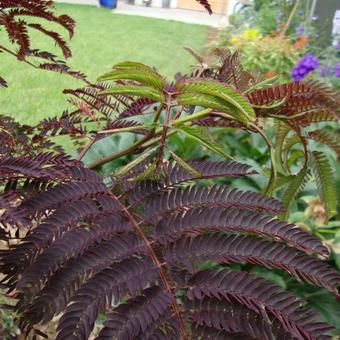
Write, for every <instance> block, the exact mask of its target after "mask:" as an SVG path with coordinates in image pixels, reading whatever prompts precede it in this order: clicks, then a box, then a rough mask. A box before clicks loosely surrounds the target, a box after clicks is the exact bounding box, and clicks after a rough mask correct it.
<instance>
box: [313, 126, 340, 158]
mask: <svg viewBox="0 0 340 340" xmlns="http://www.w3.org/2000/svg"><path fill="white" fill-rule="evenodd" d="M308 136H309V137H311V138H313V139H314V140H316V141H317V142H319V143H323V144H325V145H327V146H328V147H330V148H331V149H332V150H334V152H335V153H336V154H337V156H338V157H340V136H339V135H338V134H337V133H336V132H330V131H327V130H325V129H322V130H321V129H320V130H315V131H311V132H309V134H308Z"/></svg>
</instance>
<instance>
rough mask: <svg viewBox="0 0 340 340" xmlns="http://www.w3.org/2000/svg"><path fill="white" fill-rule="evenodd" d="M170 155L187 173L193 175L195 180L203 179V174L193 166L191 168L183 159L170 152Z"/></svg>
mask: <svg viewBox="0 0 340 340" xmlns="http://www.w3.org/2000/svg"><path fill="white" fill-rule="evenodd" d="M169 153H170V155H171V156H172V157H173V159H174V160H175V161H176V163H177V164H179V165H180V166H181V167H182V168H183V169H184V170H185V171H187V172H188V173H189V174H190V175H192V176H193V177H194V178H196V177H197V178H199V177H202V174H201V173H200V172H198V171H197V170H195V169H194V168H193V167H192V166H190V165H189V164H188V163H187V162H186V161H185V160H183V159H182V158H181V157H179V156H177V155H176V154H175V153H174V152H172V151H171V150H169Z"/></svg>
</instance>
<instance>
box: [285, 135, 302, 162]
mask: <svg viewBox="0 0 340 340" xmlns="http://www.w3.org/2000/svg"><path fill="white" fill-rule="evenodd" d="M299 143H301V138H300V137H299V136H298V135H293V136H290V137H289V138H287V139H286V142H285V145H284V148H283V151H282V154H283V161H284V162H287V160H288V154H289V151H290V150H291V148H292V147H293V146H294V145H296V144H299Z"/></svg>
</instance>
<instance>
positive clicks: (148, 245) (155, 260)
mask: <svg viewBox="0 0 340 340" xmlns="http://www.w3.org/2000/svg"><path fill="white" fill-rule="evenodd" d="M112 196H113V197H114V198H115V200H116V201H117V202H118V204H119V206H120V208H121V209H122V210H123V212H124V213H125V214H126V216H127V217H128V218H129V220H130V221H131V223H132V224H133V225H134V227H135V228H136V232H137V234H138V236H139V237H140V238H141V239H142V241H143V242H144V244H145V246H146V248H147V252H148V255H149V256H150V258H151V260H152V262H153V263H154V264H155V266H156V267H157V268H158V270H159V277H160V279H161V281H162V284H163V287H164V288H165V290H166V291H167V292H168V293H169V294H170V295H171V299H172V303H171V305H172V307H173V309H174V312H175V314H176V317H177V319H178V321H179V327H180V334H181V340H187V339H188V338H187V335H186V331H185V325H184V322H183V319H182V316H181V312H180V310H179V307H178V305H177V302H176V297H175V295H174V293H173V292H172V288H171V285H170V283H169V281H168V279H167V278H166V275H165V272H164V270H163V268H162V264H161V262H160V261H159V260H158V257H157V255H156V254H155V252H154V250H153V248H152V246H151V243H150V241H149V239H148V238H147V237H146V236H145V234H144V232H143V230H142V229H141V227H140V226H139V224H138V222H137V221H136V220H135V218H134V217H133V216H132V214H131V213H130V211H129V210H128V209H127V208H126V207H125V206H124V204H122V203H121V202H120V201H119V200H118V198H117V197H116V196H115V195H113V194H112Z"/></svg>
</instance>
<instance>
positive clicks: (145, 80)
mask: <svg viewBox="0 0 340 340" xmlns="http://www.w3.org/2000/svg"><path fill="white" fill-rule="evenodd" d="M118 79H127V80H134V81H138V82H139V83H141V84H144V85H147V86H151V87H154V88H155V89H158V90H162V89H163V88H164V86H165V81H164V79H163V78H162V77H161V76H160V75H159V74H158V73H156V72H153V71H150V70H149V69H138V68H136V69H114V70H113V71H110V72H108V73H106V74H104V75H103V76H101V77H99V78H98V80H99V81H105V80H118Z"/></svg>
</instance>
